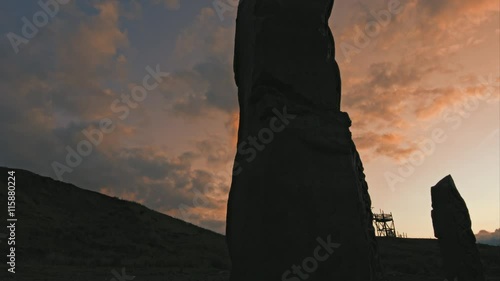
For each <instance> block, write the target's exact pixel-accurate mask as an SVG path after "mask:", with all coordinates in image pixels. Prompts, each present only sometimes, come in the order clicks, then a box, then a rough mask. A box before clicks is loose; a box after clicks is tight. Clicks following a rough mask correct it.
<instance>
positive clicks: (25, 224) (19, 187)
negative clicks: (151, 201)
mask: <svg viewBox="0 0 500 281" xmlns="http://www.w3.org/2000/svg"><path fill="white" fill-rule="evenodd" d="M9 170H10V169H8V168H5V167H0V185H1V186H2V188H1V189H0V202H1V203H0V206H1V208H2V209H1V212H0V213H1V215H2V216H1V217H0V221H1V224H2V227H1V228H0V233H2V232H3V233H6V232H7V231H4V230H5V224H6V222H5V221H6V210H7V204H6V202H7V198H6V196H7V171H9ZM15 171H16V173H15V177H16V212H17V214H16V215H17V218H18V222H17V225H16V234H17V237H16V245H18V246H17V250H16V254H17V255H18V256H17V257H16V258H17V260H18V266H19V267H18V268H17V270H18V272H19V274H20V273H22V272H25V271H27V268H25V266H29V268H31V269H34V268H36V267H37V265H47V266H44V267H42V268H39V269H37V270H42V272H40V275H42V274H45V273H47V272H45V270H49V269H50V267H54V269H55V270H56V271H57V269H58V268H61V267H62V266H67V267H72V266H76V267H78V268H82V269H93V268H96V267H104V269H103V273H104V274H105V275H106V276H109V278H108V279H109V280H110V279H111V278H112V277H113V275H112V274H111V269H112V268H116V269H117V270H118V269H121V267H126V268H129V271H130V270H131V268H134V267H136V268H138V267H153V266H154V267H161V268H169V269H171V271H175V272H177V271H179V272H182V271H187V270H188V269H189V268H196V269H198V270H204V269H206V270H207V271H213V272H220V271H224V270H227V269H228V268H229V259H228V254H227V252H226V247H225V241H224V236H222V235H220V234H217V233H215V232H212V231H209V230H206V229H203V228H200V227H197V226H195V225H192V224H189V223H186V222H184V221H181V220H178V219H175V218H172V217H170V216H167V215H164V214H162V213H158V212H155V211H152V210H150V209H148V208H146V207H144V206H142V205H140V204H138V203H134V202H129V201H124V200H120V199H118V198H113V197H109V196H106V195H103V194H100V193H97V192H93V191H89V190H84V189H81V188H78V187H76V186H74V185H72V184H67V183H64V182H60V181H56V180H53V179H51V178H48V177H43V176H39V175H37V174H34V173H31V172H29V171H25V170H21V169H15ZM0 240H2V239H1V238H0ZM5 242H6V241H2V243H0V247H1V255H2V256H4V257H5V255H4V253H6V252H7V248H6V246H7V244H6V243H5ZM4 259H5V258H4ZM4 265H5V263H4V262H2V268H1V269H2V272H0V280H3V279H2V276H4V275H3V274H4V273H5V272H6V270H3V267H4ZM30 271H31V270H30ZM44 272H45V273H44ZM127 272H128V271H127ZM132 273H133V272H132ZM132 273H131V274H132ZM47 274H48V273H47ZM132 275H133V274H132ZM18 280H19V279H18ZM31 280H33V279H30V281H31ZM37 280H38V279H37ZM40 280H44V279H40ZM48 280H55V279H50V278H49V279H48ZM65 280H69V279H65ZM74 280H76V279H74ZM86 280H89V281H90V280H103V279H86Z"/></svg>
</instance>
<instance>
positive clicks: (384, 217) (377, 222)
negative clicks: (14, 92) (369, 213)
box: [373, 210, 396, 237]
mask: <svg viewBox="0 0 500 281" xmlns="http://www.w3.org/2000/svg"><path fill="white" fill-rule="evenodd" d="M373 224H374V227H375V229H376V231H377V236H379V237H396V227H395V226H394V219H393V217H392V212H391V213H389V214H385V213H384V211H382V210H380V214H373Z"/></svg>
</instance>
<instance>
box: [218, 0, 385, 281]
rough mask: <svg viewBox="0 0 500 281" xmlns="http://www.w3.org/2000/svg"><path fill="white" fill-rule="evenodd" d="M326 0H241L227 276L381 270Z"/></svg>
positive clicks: (321, 275) (359, 275) (350, 275)
mask: <svg viewBox="0 0 500 281" xmlns="http://www.w3.org/2000/svg"><path fill="white" fill-rule="evenodd" d="M332 7H333V0H307V1H306V0H301V1H299V0H241V1H240V5H239V8H238V16H237V21H236V42H235V57H234V71H235V80H236V84H237V86H238V100H239V106H240V119H239V129H238V145H237V146H238V152H237V154H236V157H235V163H234V170H233V179H232V183H231V190H230V194H229V202H228V210H227V228H226V231H227V233H226V237H227V243H228V248H229V253H230V257H231V260H232V271H231V281H256V280H258V281H276V280H284V281H287V280H289V281H297V280H306V279H307V280H310V281H331V280H350V281H370V280H379V279H380V274H381V273H380V266H379V261H378V254H377V245H376V241H375V232H374V229H373V226H372V213H371V201H370V196H369V194H368V185H367V184H366V181H365V175H364V173H363V166H362V164H361V159H360V158H359V154H358V153H357V151H356V147H355V145H354V143H353V141H352V137H351V132H350V131H349V127H350V126H351V120H350V119H349V116H348V115H347V113H345V112H341V111H340V96H341V81H340V71H339V68H338V65H337V63H336V61H335V48H334V40H333V36H332V33H331V31H330V28H329V26H328V18H329V16H330V13H331V10H332Z"/></svg>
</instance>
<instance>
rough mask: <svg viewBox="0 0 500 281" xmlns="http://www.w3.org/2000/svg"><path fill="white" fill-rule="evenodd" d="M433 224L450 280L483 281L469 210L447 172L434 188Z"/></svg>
mask: <svg viewBox="0 0 500 281" xmlns="http://www.w3.org/2000/svg"><path fill="white" fill-rule="evenodd" d="M431 196H432V213H431V214H432V224H433V226H434V236H436V238H438V239H439V240H438V242H439V247H440V249H441V254H442V256H443V266H444V273H445V277H446V279H447V280H450V281H454V280H457V281H484V280H485V279H484V276H483V270H482V264H481V260H480V257H479V251H478V249H477V246H476V237H475V236H474V233H473V232H472V230H471V220H470V216H469V210H468V209H467V206H466V204H465V201H464V199H463V198H462V196H460V193H459V192H458V190H457V188H456V186H455V182H454V181H453V178H452V177H451V176H450V175H448V176H446V177H445V178H444V179H442V180H440V181H439V182H438V183H437V184H436V185H435V186H433V187H432V188H431Z"/></svg>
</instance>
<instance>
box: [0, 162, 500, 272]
mask: <svg viewBox="0 0 500 281" xmlns="http://www.w3.org/2000/svg"><path fill="white" fill-rule="evenodd" d="M9 170H11V169H8V168H5V167H0V185H1V186H2V188H1V189H0V206H1V208H2V210H1V211H0V214H1V217H0V222H1V228H0V233H6V232H7V231H6V228H5V226H4V225H6V212H5V210H7V206H6V202H7V198H6V197H7V171H9ZM15 171H16V174H15V176H16V187H17V189H16V197H17V198H16V213H17V218H18V222H17V225H16V235H17V236H16V246H17V249H16V261H17V264H16V271H17V273H16V279H12V278H6V277H12V276H11V275H10V274H7V271H6V264H5V263H4V262H2V265H1V267H0V280H17V281H49V280H50V281H59V280H60V281H63V280H64V281H67V280H71V281H94V280H109V281H111V280H113V278H115V281H118V280H127V281H130V280H134V281H188V280H197V281H198V280H199V281H227V280H228V270H229V268H230V262H229V258H228V254H227V250H226V245H225V241H224V236H222V235H220V234H217V233H214V232H211V231H209V230H206V229H203V228H200V227H197V226H195V225H192V224H189V223H186V222H184V221H181V220H178V219H175V218H172V217H169V216H167V215H164V214H162V213H158V212H155V211H152V210H150V209H148V208H146V207H144V206H142V205H140V204H137V203H134V202H129V201H124V200H120V199H118V198H113V197H109V196H106V195H103V194H100V193H97V192H93V191H89V190H84V189H81V188H78V187H76V186H74V185H72V184H67V183H64V182H60V181H56V180H53V179H51V178H48V177H43V176H39V175H37V174H34V173H31V172H29V171H25V170H21V169H15ZM0 240H3V241H1V242H0V255H2V256H4V257H5V255H4V253H7V244H6V241H5V238H2V237H0ZM379 247H380V254H381V257H382V262H383V265H384V268H385V271H386V273H387V275H388V281H434V280H435V281H443V280H444V278H442V277H441V276H442V275H441V269H440V267H441V257H440V254H439V248H438V244H437V241H436V240H432V239H379ZM479 250H480V252H481V258H482V260H483V264H484V266H485V268H486V272H487V276H489V279H487V280H489V281H500V262H499V261H500V247H494V246H488V245H479ZM4 259H5V258H4ZM122 270H124V272H125V273H126V274H127V275H129V276H135V278H133V279H119V278H116V276H115V274H120V273H121V272H122ZM256 270H258V269H256ZM256 281H257V280H256Z"/></svg>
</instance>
